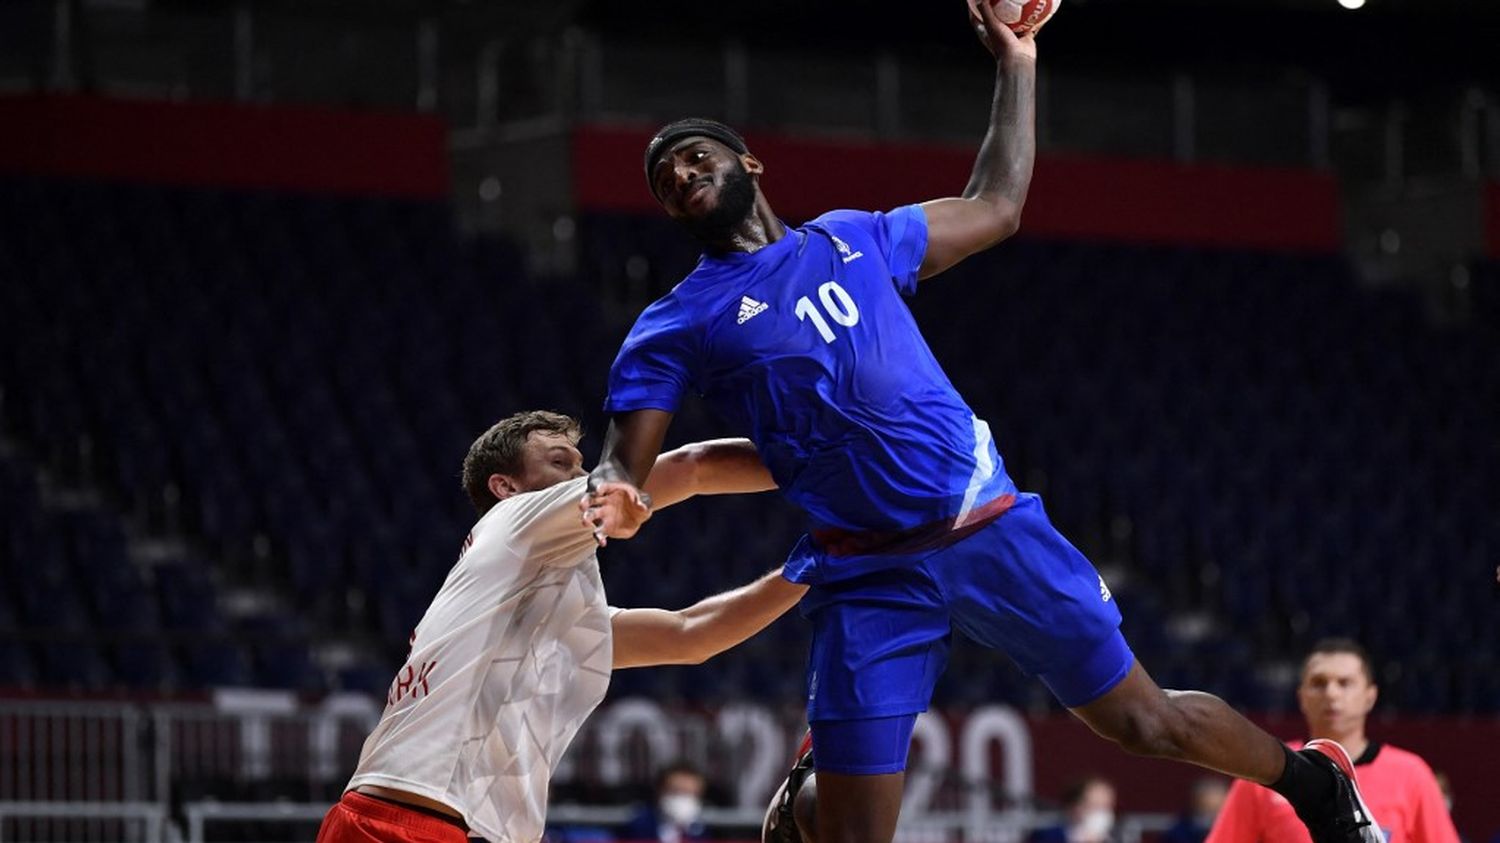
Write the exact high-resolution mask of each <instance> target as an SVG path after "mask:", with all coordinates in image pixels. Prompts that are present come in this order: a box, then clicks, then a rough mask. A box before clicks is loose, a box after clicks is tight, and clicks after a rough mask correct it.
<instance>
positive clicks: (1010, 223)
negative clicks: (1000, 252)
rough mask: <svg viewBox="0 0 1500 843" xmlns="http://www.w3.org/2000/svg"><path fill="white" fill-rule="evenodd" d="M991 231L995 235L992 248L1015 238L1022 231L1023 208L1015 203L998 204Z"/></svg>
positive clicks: (994, 212) (991, 223) (992, 219)
mask: <svg viewBox="0 0 1500 843" xmlns="http://www.w3.org/2000/svg"><path fill="white" fill-rule="evenodd" d="M990 229H991V231H992V233H993V240H992V241H991V243H990V245H991V246H993V245H995V244H997V243H1000V242H1002V241H1004V240H1009V239H1010V238H1011V237H1013V236H1015V234H1016V232H1018V231H1020V230H1021V206H1020V205H1017V204H1015V203H1014V202H1000V203H997V204H996V207H995V209H994V211H993V213H992V217H991V222H990Z"/></svg>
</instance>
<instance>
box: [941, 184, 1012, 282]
mask: <svg viewBox="0 0 1500 843" xmlns="http://www.w3.org/2000/svg"><path fill="white" fill-rule="evenodd" d="M922 211H923V212H924V213H925V214H926V215H927V252H926V253H925V254H924V255H923V256H922V266H921V268H920V269H919V270H918V271H917V277H918V278H930V277H932V276H934V275H937V274H938V273H940V272H942V271H943V270H945V269H948V268H949V267H951V266H953V265H954V264H956V263H958V262H959V261H962V260H963V259H964V258H967V257H969V256H970V255H974V254H978V253H979V252H982V251H984V250H985V249H988V248H990V247H991V246H994V245H995V244H997V243H999V242H1000V241H1002V240H1005V239H1006V238H1008V237H1010V236H1011V235H1012V234H1015V233H1016V232H1017V231H1018V230H1019V229H1020V228H1021V206H1020V205H1019V204H1017V203H1016V202H1013V201H1011V200H1009V199H1007V198H1005V197H1003V196H996V197H974V198H962V197H957V196H954V197H950V198H947V199H934V200H932V201H930V202H923V203H922Z"/></svg>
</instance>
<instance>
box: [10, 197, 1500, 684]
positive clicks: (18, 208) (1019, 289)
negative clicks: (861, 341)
mask: <svg viewBox="0 0 1500 843" xmlns="http://www.w3.org/2000/svg"><path fill="white" fill-rule="evenodd" d="M579 232H580V243H581V249H580V257H581V259H582V263H581V267H580V270H579V272H578V275H577V276H576V277H574V278H551V279H538V278H528V277H527V275H526V273H525V271H524V269H523V263H522V261H521V259H520V257H519V255H518V254H517V253H516V251H515V250H514V249H513V248H511V247H510V246H508V245H506V244H504V243H501V242H492V241H483V240H480V241H464V240H460V239H458V238H456V237H455V235H454V234H453V232H452V226H451V219H450V214H449V211H448V209H447V208H446V207H444V206H442V205H441V204H438V203H426V202H411V201H400V200H382V199H371V198H364V199H334V198H321V197H309V196H294V195H272V194H260V193H250V192H234V191H213V190H188V189H158V188H147V187H139V186H124V185H98V184H77V183H63V182H49V181H41V180H26V179H12V180H8V181H5V182H3V183H0V277H4V278H6V279H7V283H6V284H4V285H0V312H4V313H7V314H16V315H18V317H20V318H16V319H12V320H8V321H7V329H8V336H7V342H6V343H5V344H4V346H3V348H0V378H3V381H0V382H3V383H4V384H5V392H4V401H3V404H0V425H3V426H4V429H5V431H6V432H7V433H8V435H10V436H11V437H12V438H14V439H15V440H17V441H19V442H20V443H22V444H23V446H24V455H8V456H5V457H3V458H0V494H3V496H4V501H5V504H4V506H3V507H0V586H3V587H0V632H5V633H6V636H7V637H5V638H3V639H0V683H4V684H23V685H37V684H42V685H46V684H55V685H61V686H77V687H108V686H112V685H119V686H126V687H181V686H190V687H192V686H207V685H216V684H239V683H246V682H249V683H257V684H269V685H277V686H282V687H293V688H301V689H319V688H336V687H355V688H363V689H367V690H370V691H371V692H372V693H377V694H378V693H381V692H383V689H384V687H385V686H386V685H387V684H388V682H389V677H390V674H391V672H392V671H393V670H394V669H395V668H396V666H397V665H398V664H399V663H400V660H401V658H402V657H403V655H404V648H405V644H406V637H407V634H408V632H409V631H410V629H411V628H412V626H413V625H414V624H415V623H416V621H417V620H418V619H419V617H420V613H421V611H422V608H423V607H424V606H425V604H426V601H427V599H428V598H429V597H430V596H431V594H432V592H433V591H434V590H435V589H436V587H437V585H438V584H439V583H440V582H441V580H442V578H443V576H444V574H445V573H446V572H447V570H448V569H449V567H450V566H451V565H452V563H453V560H454V558H455V557H456V555H457V550H458V546H459V544H460V542H461V541H462V538H463V535H464V534H465V532H466V531H467V529H468V526H469V524H470V523H471V521H472V513H471V512H470V511H469V509H468V506H467V502H466V501H465V499H464V497H463V495H462V493H461V491H460V490H459V488H458V467H459V463H460V461H461V459H462V457H463V454H464V452H465V450H466V449H467V446H468V444H469V442H470V441H471V440H472V439H473V437H474V436H475V435H477V434H478V433H479V432H480V431H482V430H483V429H484V428H485V427H486V426H487V425H488V424H489V423H491V422H492V421H493V420H494V419H496V418H497V417H499V416H501V415H504V414H507V413H509V412H512V411H515V410H517V409H523V408H528V407H550V408H554V409H560V410H563V411H566V412H571V413H575V414H578V415H580V416H582V417H583V418H584V420H585V422H586V424H587V425H588V427H589V428H590V429H591V430H592V431H593V432H595V433H596V434H597V432H599V431H600V430H601V429H602V419H601V418H600V417H599V413H598V407H599V405H600V401H601V399H602V395H603V390H604V379H605V375H606V373H607V371H608V366H609V363H610V360H611V359H612V357H613V354H614V352H615V350H616V349H617V348H618V345H619V342H620V340H621V339H622V337H623V336H624V333H625V331H626V330H627V328H628V325H629V321H630V317H631V314H629V313H623V314H622V313H617V312H614V311H613V310H611V309H608V308H606V307H604V306H602V305H601V304H600V303H599V302H600V300H601V298H604V299H614V298H617V297H618V296H619V295H620V293H621V291H630V292H631V293H632V294H634V295H636V296H646V295H655V294H659V293H660V292H662V291H664V290H665V289H667V288H668V287H669V286H670V285H671V284H672V283H674V282H675V281H676V280H677V279H678V278H679V277H680V276H681V274H682V273H683V272H685V271H687V270H688V269H690V268H691V266H692V264H693V262H694V261H695V260H696V256H697V253H696V249H694V248H693V247H692V244H691V241H689V240H688V239H687V238H686V237H685V236H684V235H682V234H680V233H679V232H678V231H677V230H676V228H675V226H674V225H673V224H672V223H671V222H670V221H667V220H660V219H646V218H635V217H612V216H599V217H589V218H585V219H583V220H581V221H580V226H579ZM84 244H86V246H87V247H86V248H84V247H83V245H84ZM1497 289H1500V270H1497V269H1496V268H1495V267H1492V266H1487V265H1485V266H1479V267H1476V269H1475V272H1474V274H1473V283H1472V284H1471V287H1470V290H1471V298H1472V311H1473V313H1474V318H1473V320H1472V321H1471V323H1469V324H1467V325H1457V326H1446V327H1436V326H1433V325H1430V324H1429V323H1428V322H1427V321H1426V320H1425V319H1424V318H1423V315H1422V311H1421V308H1420V307H1419V303H1418V302H1417V301H1416V300H1415V299H1414V298H1413V296H1412V295H1411V294H1409V293H1407V292H1404V291H1400V290H1368V289H1364V288H1362V287H1361V286H1360V285H1359V284H1358V282H1357V281H1356V280H1355V279H1354V278H1353V277H1352V275H1351V273H1350V271H1349V269H1348V268H1347V267H1346V266H1345V265H1344V263H1343V262H1342V261H1341V260H1339V259H1337V258H1334V257H1330V256H1319V255H1288V254H1269V253H1244V252H1232V251H1216V250H1198V249H1186V248H1171V247H1139V246H1122V245H1104V244H1079V243H1061V242H1039V241H1020V242H1015V243H1011V244H1006V245H1005V246H1002V247H1001V248H999V249H997V250H994V251H993V252H992V253H989V254H986V255H984V256H981V257H978V258H975V259H973V260H971V261H969V262H967V263H966V264H964V265H962V266H960V267H958V268H956V269H955V270H953V271H951V272H949V273H948V274H947V276H946V277H944V278H940V279H936V280H933V281H931V282H926V283H924V285H923V287H922V290H921V292H920V294H919V295H918V296H916V297H915V298H914V299H912V300H911V304H912V307H913V310H914V312H915V314H916V316H917V318H918V320H919V321H920V322H921V324H922V325H923V326H924V330H925V331H926V333H927V336H928V338H929V341H930V344H931V345H932V347H933V350H934V352H935V353H936V354H937V355H938V357H939V359H940V360H941V361H942V362H943V363H944V366H945V367H946V368H947V370H948V371H949V373H950V375H951V377H952V378H953V380H954V382H955V384H956V385H957V386H958V388H959V389H960V391H961V392H963V393H964V395H965V396H966V397H967V398H968V399H969V401H970V403H971V404H972V405H973V406H974V408H975V410H976V412H978V413H979V415H981V416H983V417H985V418H987V419H989V420H990V422H991V424H992V427H993V428H994V429H995V431H996V433H997V438H998V441H999V444H1000V447H1001V451H1002V453H1003V454H1004V455H1005V457H1006V459H1007V466H1008V468H1009V469H1010V471H1011V473H1012V475H1013V476H1014V477H1015V478H1016V480H1017V482H1018V483H1019V484H1020V485H1021V486H1022V487H1023V488H1027V489H1030V490H1035V491H1038V492H1041V493H1043V494H1044V496H1045V498H1046V502H1047V507H1048V511H1049V513H1050V514H1051V516H1052V518H1053V520H1054V521H1055V522H1056V523H1057V524H1058V525H1059V526H1060V527H1061V528H1062V529H1063V530H1064V532H1066V533H1067V534H1068V535H1069V537H1070V538H1072V539H1073V540H1074V541H1075V543H1076V544H1078V545H1079V546H1080V547H1081V548H1082V549H1083V550H1085V552H1087V553H1088V554H1089V555H1090V557H1091V558H1093V559H1094V560H1095V561H1096V563H1097V564H1098V565H1099V566H1100V567H1101V569H1102V570H1104V571H1105V573H1106V574H1107V575H1108V576H1110V578H1111V580H1112V581H1113V582H1115V583H1117V584H1118V587H1116V589H1115V591H1116V594H1117V595H1118V599H1119V600H1120V603H1121V605H1122V607H1124V609H1125V614H1126V631H1127V633H1128V635H1129V637H1130V638H1131V640H1132V642H1133V644H1134V646H1135V648H1136V650H1137V652H1138V653H1139V654H1140V655H1141V657H1142V660H1143V661H1145V662H1146V663H1147V664H1148V665H1150V666H1152V668H1153V670H1154V672H1156V673H1157V674H1158V677H1159V678H1164V680H1169V681H1170V682H1171V683H1172V684H1178V685H1188V686H1192V685H1197V686H1205V687H1209V688H1210V689H1214V690H1218V691H1220V692H1222V693H1224V694H1226V695H1227V696H1229V697H1230V698H1231V699H1232V700H1235V701H1236V702H1240V703H1242V704H1245V705H1250V706H1255V707H1263V708H1279V707H1285V706H1287V705H1289V704H1290V703H1291V698H1290V696H1289V694H1288V689H1287V688H1286V686H1285V681H1286V679H1285V677H1286V673H1285V671H1284V670H1277V669H1274V668H1275V667H1276V666H1277V665H1278V664H1284V663H1286V662H1287V661H1288V660H1292V659H1295V658H1296V657H1297V655H1298V654H1299V653H1300V651H1301V649H1302V648H1304V647H1306V646H1307V644H1308V643H1310V641H1311V639H1312V638H1314V637H1317V636H1320V635H1332V634H1347V635H1355V636H1358V637H1361V638H1363V639H1364V640H1366V641H1367V642H1368V643H1369V644H1370V645H1371V646H1372V647H1373V648H1374V649H1375V650H1376V653H1377V656H1378V657H1379V660H1380V662H1381V670H1382V677H1383V679H1385V680H1387V682H1386V687H1385V690H1384V693H1383V697H1384V698H1385V699H1388V700H1391V701H1394V702H1398V703H1399V704H1400V705H1402V706H1403V708H1413V709H1416V710H1424V711H1442V710H1451V711H1500V692H1497V688H1496V684H1495V682H1494V681H1492V680H1490V679H1488V678H1487V677H1490V676H1495V675H1500V672H1497V671H1496V670H1495V669H1494V668H1495V665H1492V664H1489V663H1488V662H1485V661H1484V658H1488V657H1486V656H1484V655H1483V654H1485V653H1490V654H1493V653H1495V652H1497V651H1500V646H1497V645H1500V629H1497V621H1496V614H1497V613H1496V612H1494V603H1493V598H1492V597H1491V595H1490V593H1489V590H1488V588H1487V587H1483V586H1482V584H1483V583H1484V582H1486V581H1487V580H1488V578H1489V577H1490V576H1492V575H1491V574H1489V573H1487V571H1488V569H1489V568H1491V567H1492V566H1493V560H1494V559H1495V558H1496V557H1497V556H1500V525H1497V521H1496V519H1494V518H1493V514H1492V512H1491V509H1492V507H1493V503H1494V501H1496V500H1500V443H1497V441H1496V440H1495V438H1494V436H1493V431H1494V430H1495V429H1500V419H1497V417H1496V416H1497V404H1500V402H1497V401H1496V400H1495V396H1497V395H1500V367H1496V366H1494V365H1493V363H1492V361H1493V360H1495V359H1497V354H1496V352H1497V351H1500V336H1497V332H1496V329H1495V328H1494V326H1495V325H1496V324H1500V319H1497V318H1495V317H1496V316H1497V315H1500V292H1497ZM601 291H605V292H604V295H602V296H601ZM727 432H729V431H726V430H725V429H724V428H723V426H722V425H721V424H720V423H719V422H718V421H717V420H715V419H713V418H712V417H711V416H710V415H709V414H708V413H707V412H705V411H704V410H703V408H702V407H700V406H698V405H697V404H696V403H694V402H689V403H688V405H687V406H685V407H684V408H683V410H682V412H681V413H679V416H678V419H677V421H676V422H675V423H674V429H673V432H672V440H673V441H674V442H675V441H687V440H690V439H693V438H699V437H707V436H718V435H724V434H725V433H727ZM596 447H597V440H596V439H593V440H589V441H588V442H586V443H585V446H584V451H585V453H588V454H592V453H595V450H594V449H595V448H596ZM43 475H45V477H46V480H47V483H46V484H41V483H39V478H41V477H42V476H43ZM58 488H66V489H85V490H92V491H93V492H94V493H95V494H94V497H92V498H88V499H87V500H86V501H85V502H84V503H82V504H80V503H79V502H78V501H77V500H75V499H72V498H69V497H68V496H66V495H64V496H61V497H58V496H56V495H52V494H50V493H48V494H44V491H45V490H47V489H58ZM54 498H56V499H54ZM800 532H801V525H800V519H799V517H798V515H797V514H796V513H795V512H794V511H793V510H792V509H791V508H790V507H789V506H787V505H786V504H785V503H783V502H781V501H780V500H779V499H777V498H776V497H775V496H774V495H768V496H759V497H755V498H746V499H715V500H708V501H695V502H690V503H687V504H684V505H682V506H681V507H680V508H678V509H677V510H676V511H672V512H667V513H664V514H662V515H661V516H660V517H659V518H658V519H657V520H656V521H654V522H653V524H652V525H651V526H650V527H648V529H647V530H645V531H643V533H642V534H641V535H640V536H639V537H637V538H636V539H635V540H633V541H631V542H626V543H618V544H616V545H613V546H612V547H611V549H610V550H609V551H607V552H606V553H605V554H604V561H605V577H606V582H607V585H608V587H609V589H610V594H611V598H612V600H613V601H614V602H616V603H617V604H619V605H626V606H635V605H663V606H669V607H675V606H681V605H685V604H687V603H689V602H691V601H692V600H694V599H697V598H698V597H699V596H702V595H704V594H707V593H712V592H715V591H718V590H722V589H723V588H725V587H728V586H731V585H734V584H736V583H738V582H743V581H745V580H748V579H750V578H752V577H754V576H756V575H758V574H759V573H762V572H763V571H765V570H767V569H769V568H770V567H772V566H773V565H775V564H777V563H778V562H779V561H780V559H781V558H782V556H783V554H784V553H785V552H786V550H787V549H788V548H789V547H790V546H791V545H792V543H793V542H794V541H795V540H796V538H797V536H798V535H799V534H800ZM161 537H169V538H171V539H172V540H173V541H175V542H177V543H179V544H181V545H183V546H185V547H187V548H189V550H188V551H187V552H186V553H185V554H180V555H179V556H178V557H174V558H170V559H167V560H166V561H162V560H161V559H160V558H158V557H157V556H153V555H152V554H142V553H139V552H138V550H137V546H138V545H139V544H140V540H142V539H151V538H161ZM247 590H248V591H251V592H254V593H256V594H258V595H261V596H262V597H265V596H266V595H269V598H270V599H269V604H267V605H260V604H257V605H260V608H258V609H255V610H254V611H250V610H247V609H245V608H244V607H243V606H242V605H241V603H240V602H239V601H236V600H232V599H230V597H231V596H232V595H236V594H241V593H244V592H246V591H247ZM262 602H264V601H262ZM247 611H250V613H249V614H248V615H247V614H246V612H247ZM1194 619H1196V621H1195V622H1188V621H1193V620H1194ZM1204 619H1206V622H1203V621H1204ZM1454 619H1462V620H1461V621H1455V620H1454ZM332 640H338V641H342V642H344V643H345V644H348V645H351V646H352V647H353V648H354V651H356V652H365V653H368V654H369V655H368V656H367V657H365V658H363V659H356V661H355V662H353V663H349V662H347V660H335V661H328V662H325V661H324V660H323V658H322V655H321V650H320V647H319V646H314V645H315V644H317V645H321V644H322V643H324V642H327V641H332ZM805 642H806V625H805V624H804V623H803V622H802V621H801V620H800V619H798V618H795V617H792V618H787V619H784V620H782V621H780V622H779V623H778V624H777V625H776V626H775V627H773V628H772V629H771V630H770V631H768V632H767V634H766V635H764V636H762V637H760V638H757V639H756V640H754V641H752V642H750V643H749V644H747V645H746V648H745V649H744V650H743V651H742V652H741V653H740V654H739V656H737V657H735V658H731V659H726V660H722V661H719V662H716V663H710V664H709V665H705V666H702V667H698V668H690V669H686V668H685V669H678V670H664V671H632V672H628V673H622V674H621V675H620V676H619V677H617V679H616V682H615V686H614V687H615V691H614V692H615V693H650V694H656V695H664V696H678V697H682V698H687V699H693V700H712V699H715V698H730V697H738V696H752V697H755V696H758V697H763V698H767V699H777V700H783V699H793V698H796V697H798V696H800V694H801V691H800V683H801V663H802V659H803V657H804V652H805ZM1455 654H1466V655H1464V656H1463V657H1459V656H1457V655H1455ZM1467 654H1473V655H1467ZM954 662H955V669H954V670H953V671H951V672H950V674H949V675H948V676H947V678H945V680H944V682H943V684H942V685H941V686H940V689H939V693H940V697H941V698H942V699H946V700H951V701H958V702H975V701H980V700H986V699H988V700H1001V701H1010V702H1013V703H1016V704H1018V705H1034V704H1039V703H1040V704H1046V703H1045V691H1044V690H1039V686H1038V685H1036V683H1034V682H1031V681H1029V680H1027V679H1025V678H1024V677H1022V676H1021V675H1020V674H1019V673H1018V672H1017V671H1016V670H1015V669H1014V667H1012V666H1011V665H1010V664H1009V662H1008V661H1007V660H1005V659H1004V658H1003V657H1001V656H996V655H994V654H989V653H985V652H983V651H980V650H977V649H975V648H964V647H960V648H959V649H957V650H956V651H955V653H954ZM1039 695H1040V696H1039Z"/></svg>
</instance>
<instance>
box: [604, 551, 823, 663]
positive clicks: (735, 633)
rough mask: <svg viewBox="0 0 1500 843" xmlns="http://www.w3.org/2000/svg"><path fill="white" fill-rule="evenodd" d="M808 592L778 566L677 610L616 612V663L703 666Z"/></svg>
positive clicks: (627, 610) (614, 628)
mask: <svg viewBox="0 0 1500 843" xmlns="http://www.w3.org/2000/svg"><path fill="white" fill-rule="evenodd" d="M806 593H807V586H805V585H797V584H794V583H791V582H788V581H787V580H786V579H784V578H783V577H782V576H781V569H780V568H777V569H776V570H774V571H771V572H770V573H768V574H766V575H765V576H763V577H761V578H760V579H758V580H756V581H755V582H753V583H750V584H749V585H745V586H741V587H740V588H737V589H734V590H733V591H726V592H724V593H723V594H716V595H714V596H713V597H709V598H706V599H704V600H700V601H698V602H697V603H694V604H693V605H691V606H689V607H687V608H686V609H680V610H678V611H676V612H669V611H666V610H663V609H626V610H624V611H620V612H617V613H615V616H614V618H613V619H612V620H611V625H612V627H613V631H614V637H615V640H614V666H615V667H616V668H626V667H646V666H649V665H659V664H701V663H703V662H704V661H706V660H708V659H709V658H711V657H713V656H716V655H718V654H719V653H722V652H724V651H725V650H728V649H729V648H730V647H733V646H735V645H736V644H739V643H740V642H742V641H744V640H745V639H747V638H749V637H750V636H752V635H754V634H755V633H757V632H760V631H761V630H762V629H765V628H766V627H767V626H769V625H770V624H771V622H772V621H774V620H776V619H777V618H779V617H781V616H782V615H783V614H785V613H786V611H787V610H788V609H790V608H792V607H793V606H795V605H797V601H799V600H801V599H802V595H804V594H806Z"/></svg>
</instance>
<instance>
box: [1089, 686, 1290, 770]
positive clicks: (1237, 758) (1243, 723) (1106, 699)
mask: <svg viewBox="0 0 1500 843" xmlns="http://www.w3.org/2000/svg"><path fill="white" fill-rule="evenodd" d="M1072 712H1073V713H1074V714H1075V715H1077V716H1078V718H1079V719H1080V720H1082V721H1083V722H1085V723H1087V724H1088V726H1089V728H1091V729H1093V730H1094V731H1095V732H1096V733H1098V734H1099V735H1100V736H1101V737H1104V738H1108V739H1109V740H1112V741H1114V742H1115V743H1117V744H1119V745H1120V746H1121V748H1123V749H1124V750H1125V751H1127V752H1130V753H1133V754H1135V755H1145V756H1149V757H1152V758H1172V759H1176V760H1180V761H1187V762H1190V763H1193V764H1197V765H1198V766H1200V767H1207V768H1209V769H1210V770H1215V771H1217V772H1220V773H1224V774H1226V775H1230V776H1234V777H1235V778H1241V779H1249V780H1250V781H1253V782H1257V783H1259V784H1271V783H1272V782H1274V781H1276V780H1277V779H1278V778H1280V777H1281V773H1282V770H1283V768H1284V767H1285V765H1286V752H1285V750H1284V748H1283V747H1282V744H1281V741H1278V740H1277V739H1276V738H1274V737H1272V736H1271V735H1270V734H1269V733H1267V732H1266V731H1265V730H1263V729H1261V728H1260V727H1258V726H1256V725H1255V724H1254V723H1251V722H1250V721H1249V720H1246V719H1245V718H1244V717H1243V716H1242V715H1241V714H1240V713H1239V712H1237V711H1235V710H1234V709H1233V708H1230V707H1229V705H1228V704H1227V703H1225V702H1224V701H1223V700H1221V699H1219V698H1218V697H1216V696H1214V695H1213V694H1206V693H1203V692H1202V691H1165V690H1162V689H1161V688H1160V687H1158V686H1157V684H1156V682H1155V680H1153V679H1152V678H1151V675H1150V674H1148V673H1147V672H1146V670H1145V668H1143V667H1141V664H1140V662H1136V663H1135V665H1134V666H1133V667H1131V669H1130V673H1129V674H1127V675H1126V677H1125V679H1124V680H1122V681H1121V682H1120V684H1118V685H1116V686H1115V687H1114V688H1113V689H1111V690H1110V691H1109V693H1107V694H1105V695H1104V696H1102V697H1100V698H1099V699H1097V700H1094V701H1093V702H1091V703H1089V704H1087V705H1083V706H1079V707H1078V708H1075V709H1072Z"/></svg>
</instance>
